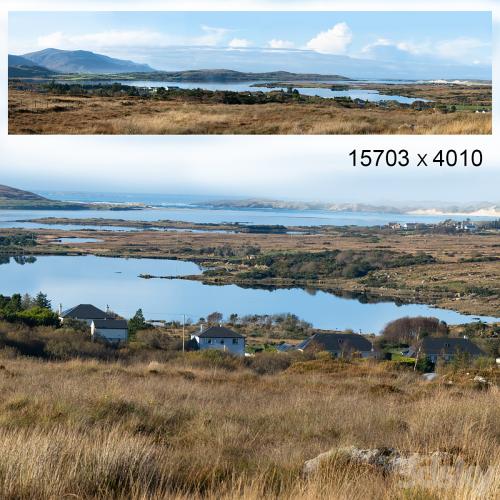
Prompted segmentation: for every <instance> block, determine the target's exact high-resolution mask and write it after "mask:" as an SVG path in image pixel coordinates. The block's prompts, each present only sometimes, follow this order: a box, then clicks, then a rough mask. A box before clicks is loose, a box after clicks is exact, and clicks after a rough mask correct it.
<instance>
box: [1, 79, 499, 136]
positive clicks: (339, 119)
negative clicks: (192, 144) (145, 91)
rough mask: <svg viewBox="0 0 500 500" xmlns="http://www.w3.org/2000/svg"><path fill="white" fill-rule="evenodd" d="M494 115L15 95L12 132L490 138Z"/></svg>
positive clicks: (12, 92)
mask: <svg viewBox="0 0 500 500" xmlns="http://www.w3.org/2000/svg"><path fill="white" fill-rule="evenodd" d="M491 131H492V123H491V113H485V114H482V113H472V112H466V111H457V112H455V113H441V112H439V111H436V110H433V109H429V110H423V111H416V110H413V109H399V108H380V107H377V108H367V109H361V108H345V107H342V106H341V105H340V104H338V103H336V102H334V101H333V100H325V102H323V103H306V104H305V103H271V104H259V105H228V104H208V103H196V102H182V101H178V100H172V101H161V100H151V99H142V98H134V97H98V96H93V97H89V96H87V97H72V96H59V95H49V94H40V93H33V92H26V91H19V90H15V89H10V90H9V133H10V134H146V135H147V134H155V135H156V134H491Z"/></svg>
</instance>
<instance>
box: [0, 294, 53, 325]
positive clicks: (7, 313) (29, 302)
mask: <svg viewBox="0 0 500 500" xmlns="http://www.w3.org/2000/svg"><path fill="white" fill-rule="evenodd" d="M0 319H4V320H7V321H10V322H14V323H24V324H26V325H29V326H37V325H44V326H58V325H59V318H58V316H57V314H56V313H54V312H53V311H52V309H51V303H50V300H49V299H48V297H47V295H45V294H44V293H42V292H40V293H38V294H37V295H36V296H35V297H32V296H30V295H29V294H25V295H23V296H21V295H20V294H18V293H15V294H13V295H12V296H11V297H5V296H3V295H0Z"/></svg>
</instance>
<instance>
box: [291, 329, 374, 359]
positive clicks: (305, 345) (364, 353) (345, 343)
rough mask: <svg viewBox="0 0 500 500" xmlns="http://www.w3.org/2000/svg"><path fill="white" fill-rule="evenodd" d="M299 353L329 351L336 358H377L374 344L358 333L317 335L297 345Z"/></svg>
mask: <svg viewBox="0 0 500 500" xmlns="http://www.w3.org/2000/svg"><path fill="white" fill-rule="evenodd" d="M297 349H298V350H299V351H312V350H315V351H327V352H329V353H330V354H331V355H332V356H334V357H336V358H343V357H347V356H352V355H358V356H360V357H362V358H372V357H375V355H376V353H375V350H374V349H373V345H372V343H371V342H370V341H369V340H368V339H366V338H365V337H363V336H362V335H359V334H357V333H316V334H314V335H312V336H311V337H309V338H308V339H306V340H304V341H303V342H301V343H300V344H298V345H297Z"/></svg>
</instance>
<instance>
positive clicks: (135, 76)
mask: <svg viewBox="0 0 500 500" xmlns="http://www.w3.org/2000/svg"><path fill="white" fill-rule="evenodd" d="M68 78H71V80H74V77H73V76H69V77H68ZM93 78H95V77H94V75H82V80H85V79H88V80H91V79H93ZM116 78H117V75H114V74H112V73H108V74H106V75H99V80H115V79H116ZM63 79H64V77H63ZM120 80H130V81H133V80H155V81H162V82H199V83H202V82H205V83H214V82H217V83H235V82H236V83H237V82H283V81H284V82H305V81H307V82H318V81H337V80H339V81H344V80H348V78H346V77H345V76H340V75H320V74H318V73H290V72H288V71H269V72H267V73H249V72H245V71H233V70H230V69H194V70H187V71H154V72H149V73H135V72H134V73H122V74H120ZM256 90H258V89H256Z"/></svg>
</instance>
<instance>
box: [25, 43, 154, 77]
mask: <svg viewBox="0 0 500 500" xmlns="http://www.w3.org/2000/svg"><path fill="white" fill-rule="evenodd" d="M22 57H23V58H25V59H28V60H30V61H32V62H33V63H35V64H37V65H39V66H43V67H45V68H48V69H49V70H52V71H55V72H58V73H130V72H137V73H140V72H145V71H148V72H149V71H154V69H153V68H151V67H150V66H148V65H147V64H138V63H135V62H133V61H127V60H124V59H115V58H113V57H108V56H105V55H103V54H96V53H95V52H90V51H87V50H60V49H44V50H40V51H38V52H30V53H28V54H24V55H23V56H22Z"/></svg>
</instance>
